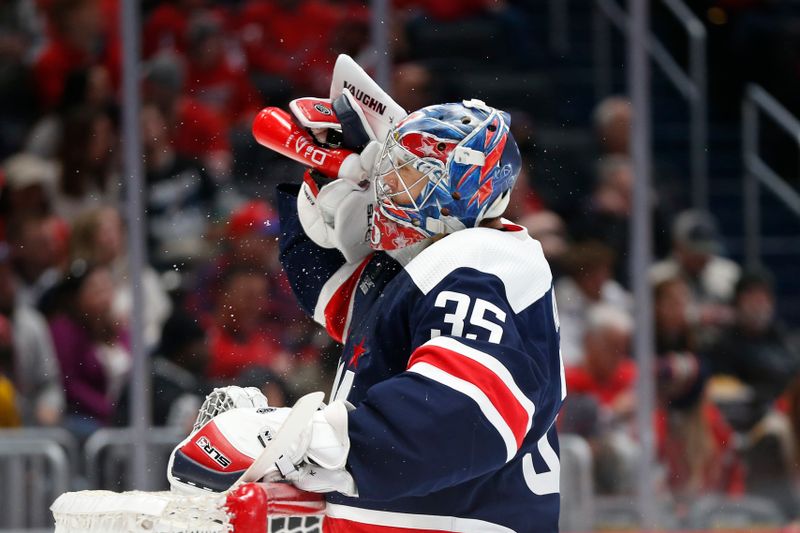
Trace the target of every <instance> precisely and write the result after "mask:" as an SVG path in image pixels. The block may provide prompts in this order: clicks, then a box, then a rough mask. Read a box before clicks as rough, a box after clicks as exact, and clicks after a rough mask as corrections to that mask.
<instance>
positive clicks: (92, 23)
mask: <svg viewBox="0 0 800 533" xmlns="http://www.w3.org/2000/svg"><path fill="white" fill-rule="evenodd" d="M108 10H109V9H107V8H106V6H105V5H104V4H101V3H100V2H99V1H98V0H55V1H54V2H53V4H52V5H51V7H50V10H49V15H50V23H51V28H52V32H51V39H50V42H49V43H48V44H47V45H46V46H45V47H44V49H43V50H42V52H41V54H40V55H39V56H38V57H37V59H36V60H35V63H34V66H33V73H34V78H35V80H36V87H37V88H38V90H39V100H40V102H41V104H42V107H43V108H44V109H52V108H53V107H54V106H55V105H56V104H58V102H59V101H60V99H61V93H62V91H63V90H64V82H65V80H66V78H67V75H68V74H69V73H70V71H72V70H75V69H80V68H86V67H89V66H91V65H94V64H99V63H101V64H104V65H105V66H106V68H107V69H108V71H109V73H111V75H112V80H114V81H118V79H119V72H120V44H119V40H118V39H116V38H114V37H113V31H112V30H113V26H112V25H110V24H109V25H106V24H105V19H104V15H105V12H106V11H108Z"/></svg>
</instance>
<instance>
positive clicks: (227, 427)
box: [167, 387, 356, 495]
mask: <svg viewBox="0 0 800 533" xmlns="http://www.w3.org/2000/svg"><path fill="white" fill-rule="evenodd" d="M315 394H316V395H318V396H317V399H316V403H314V402H313V401H312V402H311V403H309V402H308V401H304V400H309V399H310V398H309V397H310V396H313V395H309V397H304V398H302V399H301V400H299V401H298V403H297V404H295V408H288V407H280V408H274V407H268V406H267V405H266V398H265V397H264V396H263V395H262V394H261V393H260V392H259V391H258V389H254V388H247V389H243V388H241V387H225V388H223V389H215V390H214V392H212V393H211V394H210V395H209V396H208V398H207V399H206V402H205V403H204V404H203V408H202V409H201V412H200V414H199V415H198V427H197V428H196V429H195V430H193V431H192V433H191V434H190V435H189V436H188V437H187V438H186V439H184V441H183V442H181V443H180V444H179V445H178V446H177V447H176V448H175V449H174V450H173V452H172V454H171V455H170V459H169V464H168V468H167V478H168V480H169V482H170V485H171V487H172V489H173V490H176V491H180V492H189V493H197V492H203V491H214V492H223V491H226V490H228V489H229V488H231V487H232V486H233V485H234V484H237V483H241V482H243V481H254V480H258V479H265V480H267V481H275V480H280V479H287V480H289V481H292V482H293V483H295V484H296V485H297V486H298V487H299V488H301V489H303V490H308V491H313V492H329V491H332V490H335V491H340V492H343V493H345V494H348V495H355V494H356V490H355V483H354V482H353V479H352V477H351V476H350V474H349V473H348V472H347V471H346V470H345V463H346V461H347V454H348V453H349V450H350V441H349V438H348V435H347V410H348V407H347V405H345V404H344V403H343V402H334V403H332V404H331V405H329V406H327V407H325V408H324V409H320V410H316V411H315V409H316V408H317V406H319V404H320V402H321V400H322V396H323V395H322V393H315ZM301 403H304V407H303V408H300V407H298V406H300V404H301ZM290 415H291V416H290ZM311 466H313V467H314V468H316V471H314V472H311V471H310V470H309V467H311ZM319 471H322V474H319ZM328 477H329V478H330V479H328ZM315 478H316V479H315Z"/></svg>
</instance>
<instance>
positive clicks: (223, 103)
mask: <svg viewBox="0 0 800 533" xmlns="http://www.w3.org/2000/svg"><path fill="white" fill-rule="evenodd" d="M298 33H301V34H303V35H305V32H298ZM186 43H187V46H188V48H187V54H186V57H187V60H188V63H187V77H186V87H185V91H186V94H188V95H189V96H191V97H193V98H197V99H198V100H200V101H201V102H203V103H204V104H206V105H207V106H209V107H210V108H212V109H214V110H215V111H216V112H217V113H219V114H220V116H222V118H223V120H225V121H226V123H227V124H228V126H229V127H231V126H235V125H238V124H246V125H247V128H248V129H249V127H250V124H251V122H252V118H253V116H255V114H256V113H257V112H258V111H259V109H260V108H261V104H262V102H261V98H260V97H259V95H258V93H257V92H256V90H255V87H254V86H253V84H252V83H251V82H250V79H249V78H248V77H247V72H245V71H244V69H241V68H237V67H235V66H234V65H233V63H232V61H231V60H230V59H229V58H228V56H227V55H226V44H225V34H224V33H223V27H222V21H220V20H219V19H218V18H217V17H215V16H214V15H212V14H211V13H209V12H201V13H197V14H196V15H194V16H193V17H192V19H191V20H190V21H189V25H188V27H187V28H186Z"/></svg>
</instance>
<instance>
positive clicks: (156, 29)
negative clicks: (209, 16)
mask: <svg viewBox="0 0 800 533" xmlns="http://www.w3.org/2000/svg"><path fill="white" fill-rule="evenodd" d="M207 5H208V0H177V1H175V2H161V4H160V5H159V6H157V7H156V8H155V9H153V11H152V12H151V13H150V14H149V15H148V16H147V19H146V20H145V23H144V28H143V29H142V46H143V49H144V57H146V58H149V57H151V56H153V55H155V54H156V53H158V52H160V51H162V50H168V51H175V52H179V53H181V54H183V53H185V52H186V41H185V39H184V38H185V36H186V26H187V24H188V21H189V19H190V18H191V16H192V14H193V13H195V12H197V11H198V10H200V9H203V8H205V7H206V6H207Z"/></svg>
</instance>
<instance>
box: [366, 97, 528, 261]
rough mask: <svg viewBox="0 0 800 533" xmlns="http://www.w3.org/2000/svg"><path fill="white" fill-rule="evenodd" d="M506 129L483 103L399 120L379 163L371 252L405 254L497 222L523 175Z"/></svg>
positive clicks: (503, 116)
mask: <svg viewBox="0 0 800 533" xmlns="http://www.w3.org/2000/svg"><path fill="white" fill-rule="evenodd" d="M510 122H511V121H510V118H509V115H508V113H506V112H504V111H500V110H498V109H495V108H492V107H489V106H487V105H486V104H484V103H483V102H481V101H480V100H465V101H463V102H462V103H450V104H439V105H432V106H428V107H425V108H422V109H420V110H418V111H415V112H414V113H411V114H410V115H408V116H407V117H405V118H404V119H403V120H402V121H400V122H399V123H398V124H397V126H395V127H394V128H393V129H392V130H391V131H390V132H389V136H388V138H387V140H386V144H385V145H384V147H383V150H382V152H381V154H380V156H379V157H378V159H377V161H376V167H375V177H376V181H375V194H376V207H375V210H374V212H373V216H372V230H371V245H372V247H373V248H375V249H379V250H393V249H398V248H403V247H406V246H409V245H411V244H414V243H415V242H419V241H421V240H423V239H426V238H428V237H433V236H434V235H437V234H440V233H452V232H453V231H457V230H460V229H464V228H469V227H474V226H477V225H478V224H479V223H480V221H481V220H483V219H485V218H491V217H496V216H499V215H501V214H502V213H503V211H504V210H505V208H506V206H507V205H508V201H509V199H510V196H511V189H512V187H513V186H514V182H515V181H516V178H517V175H518V174H519V171H520V155H519V149H518V148H517V145H516V142H514V139H513V137H512V136H511V133H510V132H509V125H510Z"/></svg>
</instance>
